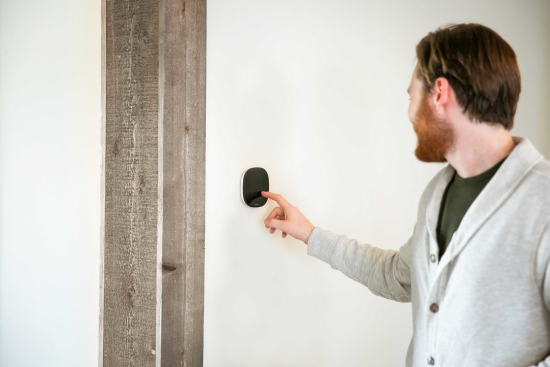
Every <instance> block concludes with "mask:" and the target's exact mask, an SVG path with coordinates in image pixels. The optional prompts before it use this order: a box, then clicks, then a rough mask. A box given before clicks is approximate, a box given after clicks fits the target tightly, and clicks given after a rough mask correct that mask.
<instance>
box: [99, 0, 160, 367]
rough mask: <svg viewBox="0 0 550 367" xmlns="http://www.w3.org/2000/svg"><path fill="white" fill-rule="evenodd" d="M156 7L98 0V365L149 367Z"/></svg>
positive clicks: (140, 0)
mask: <svg viewBox="0 0 550 367" xmlns="http://www.w3.org/2000/svg"><path fill="white" fill-rule="evenodd" d="M158 19H159V18H158V1H151V0H126V1H124V0H105V40H104V48H105V50H104V52H105V67H104V73H105V81H104V82H105V86H104V99H105V107H104V114H105V145H104V149H105V162H104V183H105V187H104V194H103V195H104V198H103V200H104V229H103V231H104V234H103V235H104V238H103V241H104V244H103V247H104V248H103V263H102V270H103V283H104V284H103V315H102V320H101V321H102V331H103V335H102V336H103V338H102V349H103V355H102V356H101V359H102V363H103V365H104V366H106V367H111V366H113V367H115V366H116V367H120V366H154V365H155V360H156V357H155V353H156V350H155V348H156V344H155V343H156V300H157V295H156V292H157V286H156V279H157V208H158V199H157V189H158V182H157V179H158V176H157V174H158V125H157V124H158V43H159V33H158V29H159V21H158Z"/></svg>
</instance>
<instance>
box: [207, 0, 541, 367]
mask: <svg viewBox="0 0 550 367" xmlns="http://www.w3.org/2000/svg"><path fill="white" fill-rule="evenodd" d="M448 22H478V23H482V24H484V25H487V26H489V27H491V28H493V29H494V30H495V31H497V32H498V33H499V34H501V36H502V37H504V39H506V40H507V41H508V42H509V43H510V44H511V46H512V47H513V48H514V49H515V51H516V53H517V56H518V59H519V65H520V69H521V72H522V77H523V80H522V82H523V91H522V93H521V97H520V102H519V107H518V112H517V115H516V128H515V129H514V130H513V134H514V135H519V136H525V137H528V138H529V139H530V140H531V141H532V142H533V143H534V144H535V146H536V147H537V148H538V149H540V151H541V152H543V153H544V154H545V155H546V157H548V156H549V154H550V109H549V107H548V106H549V105H550V104H548V101H549V100H550V90H549V89H548V85H550V73H549V70H548V67H547V65H549V63H550V26H549V24H550V3H549V2H548V1H545V0H541V1H500V0H499V1H496V0H495V1H460V2H456V1H455V2H452V1H408V0H400V1H397V0H391V1H363V0H361V1H354V0H343V1H339V2H334V1H326V0H320V1H311V0H283V1H277V2H262V1H253V0H237V1H231V2H227V1H221V0H211V1H209V2H208V33H207V37H208V40H207V60H208V67H207V133H206V136H207V148H206V176H207V187H206V277H205V283H206V291H205V292H206V293H205V302H206V303H205V366H207V367H215V366H240V367H243V366H316V367H322V366H346V367H353V366H403V365H404V360H405V354H406V351H407V346H408V344H409V341H410V338H411V335H412V319H411V307H410V303H409V304H400V303H396V302H393V301H389V300H386V299H383V298H380V297H376V296H374V295H373V294H371V293H370V291H369V290H368V289H367V288H365V287H363V286H362V285H361V284H359V283H356V282H354V281H353V280H351V279H349V278H347V277H346V276H344V275H343V274H341V273H339V272H336V271H335V270H332V269H331V268H330V267H329V266H328V265H327V264H325V263H322V262H321V261H319V260H317V259H315V258H312V257H308V256H307V255H306V245H305V244H304V243H302V242H300V241H297V240H295V239H292V238H291V237H287V238H285V239H283V238H281V232H280V231H278V230H277V231H276V232H275V234H273V235H270V234H269V233H268V229H265V228H264V226H263V220H264V219H265V217H266V216H267V215H268V213H269V212H270V211H271V209H273V208H274V207H275V206H277V205H276V204H275V203H274V202H272V201H269V202H268V204H266V205H265V206H264V207H261V208H254V209H253V208H249V207H247V206H245V205H244V204H243V203H242V202H241V199H240V195H239V184H240V177H241V174H242V172H243V171H244V170H246V169H247V168H250V167H256V166H260V167H264V168H265V169H266V170H267V172H268V174H269V176H270V191H272V192H276V193H280V194H282V195H283V196H284V197H286V198H287V199H288V200H289V201H290V202H291V203H292V204H294V205H295V206H297V207H298V208H300V210H301V211H302V212H303V213H304V214H305V215H306V216H307V217H308V218H309V219H310V221H311V222H312V223H313V224H314V225H316V226H320V227H323V228H325V229H329V230H331V231H333V232H335V233H338V234H346V235H347V236H349V237H351V238H355V239H357V240H359V241H360V242H363V243H370V244H372V245H375V246H378V247H382V248H387V249H398V248H399V247H400V246H401V245H402V244H403V243H405V241H406V240H407V239H408V238H409V236H410V235H411V234H412V230H413V226H414V224H415V221H416V210H417V204H418V200H419V198H420V195H421V193H422V191H423V189H424V188H425V186H426V184H427V183H428V181H429V180H430V179H431V177H433V175H434V174H435V173H436V172H437V171H438V170H439V169H441V168H442V167H443V166H442V165H440V164H425V163H421V162H419V161H417V160H416V158H415V157H414V153H413V152H414V148H415V145H416V137H415V134H414V132H413V129H412V127H411V124H410V121H409V120H408V117H407V106H408V103H409V100H408V95H407V92H406V89H407V87H408V84H409V81H410V77H411V73H412V70H413V67H414V55H415V53H414V50H415V45H416V44H417V42H418V41H419V40H420V39H421V38H422V37H423V36H425V35H426V34H427V33H428V32H429V31H432V30H435V29H436V28H437V27H438V26H440V25H443V24H445V23H448Z"/></svg>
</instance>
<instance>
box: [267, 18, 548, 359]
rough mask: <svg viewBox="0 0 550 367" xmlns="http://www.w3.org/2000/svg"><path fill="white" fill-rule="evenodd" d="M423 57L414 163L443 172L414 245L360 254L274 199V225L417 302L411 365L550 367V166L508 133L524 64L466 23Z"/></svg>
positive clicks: (443, 30)
mask: <svg viewBox="0 0 550 367" xmlns="http://www.w3.org/2000/svg"><path fill="white" fill-rule="evenodd" d="M416 57H417V59H418V61H417V64H416V66H415V69H414V72H413V75H412V78H411V82H410V86H409V89H408V93H409V94H410V96H411V102H410V105H409V118H410V120H411V122H412V124H413V128H414V131H415V132H416V134H417V137H418V145H417V148H416V151H415V154H416V157H417V158H418V159H419V160H421V161H424V162H448V164H447V165H446V166H445V167H444V168H443V169H441V170H440V171H439V173H438V174H437V175H436V176H435V177H434V178H433V179H432V180H431V181H430V183H429V184H428V186H427V187H426V189H425V191H424V193H423V194H422V196H421V198H420V202H419V206H418V214H417V223H416V225H415V227H414V231H413V234H412V236H411V237H410V239H409V240H408V241H407V242H406V243H405V244H404V245H403V246H401V248H400V249H399V251H394V250H384V249H381V248H377V247H374V246H371V245H369V244H360V243H358V241H357V240H354V239H350V238H348V237H347V236H345V235H339V234H336V233H333V232H330V231H328V230H326V229H323V228H320V227H316V226H314V225H312V224H311V222H309V221H308V220H307V219H306V217H305V216H304V215H303V214H302V213H301V212H300V210H299V209H298V208H296V207H294V206H293V205H291V204H290V203H289V202H288V201H286V200H285V199H284V198H283V197H282V196H281V195H279V194H275V193H270V192H262V195H263V196H264V197H267V198H270V199H273V200H275V201H276V202H277V203H278V204H279V205H280V206H279V207H277V208H275V209H273V211H272V212H271V213H270V214H269V215H268V217H267V219H266V221H265V226H266V228H270V230H269V232H270V233H271V234H273V233H274V232H275V230H276V229H280V230H281V231H282V237H283V238H284V237H286V235H287V234H289V235H291V236H292V237H294V238H297V239H299V240H302V241H303V242H304V243H305V244H307V245H308V248H307V253H308V255H311V256H314V257H316V258H318V259H320V260H322V261H324V262H326V263H328V264H329V265H330V266H331V267H332V268H333V269H336V270H339V271H341V272H342V273H344V274H345V275H346V276H348V277H350V278H351V279H353V280H355V281H357V282H360V283H362V284H364V285H365V286H367V287H368V288H369V289H370V290H371V291H372V293H374V294H375V295H378V296H381V297H384V298H387V299H391V300H394V301H398V302H412V311H413V337H412V339H411V342H410V345H409V348H408V350H407V357H406V366H407V367H421V366H426V365H430V366H434V365H435V366H444V367H447V366H448V367H457V366H468V367H473V366H484V367H486V366H499V367H503V366H516V367H518V366H538V367H543V366H545V367H550V356H549V355H550V267H549V262H550V162H549V161H548V160H545V159H544V158H543V155H542V154H541V153H540V152H538V151H537V149H536V148H535V147H534V146H533V144H532V143H531V142H530V141H529V140H528V139H527V138H521V137H516V136H511V135H510V129H512V127H513V123H514V115H515V112H516V106H517V102H518V99H519V94H520V90H521V78H520V72H519V68H518V65H517V61H516V55H515V53H514V51H513V49H512V48H511V47H510V45H509V44H508V43H507V42H506V41H505V40H503V39H502V38H501V37H500V36H499V35H498V34H497V33H496V32H494V31H493V30H491V29H490V28H487V27H485V26H483V25H480V24H471V23H470V24H453V25H447V26H444V27H440V28H438V29H437V30H436V31H434V32H430V33H429V34H428V35H427V36H426V37H424V38H423V39H422V40H421V41H420V42H419V43H418V45H417V46H416Z"/></svg>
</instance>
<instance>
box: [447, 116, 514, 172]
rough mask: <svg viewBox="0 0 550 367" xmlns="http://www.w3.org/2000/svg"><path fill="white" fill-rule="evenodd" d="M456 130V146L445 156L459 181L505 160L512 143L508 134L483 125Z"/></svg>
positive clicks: (472, 125) (512, 148) (500, 129)
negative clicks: (460, 178) (459, 178)
mask: <svg viewBox="0 0 550 367" xmlns="http://www.w3.org/2000/svg"><path fill="white" fill-rule="evenodd" d="M458 130H459V131H456V130H455V142H454V144H453V147H452V148H451V149H450V151H449V153H447V155H446V156H445V158H446V159H447V161H448V162H449V164H450V165H451V166H453V168H454V169H455V170H456V172H457V174H458V175H459V176H460V177H462V178H469V177H473V176H477V175H479V174H480V173H483V172H485V171H487V170H488V169H489V168H491V167H493V166H494V165H495V164H497V163H498V162H500V161H501V160H503V159H504V158H505V157H507V156H508V155H509V154H510V153H511V152H512V150H514V147H515V143H514V140H513V139H512V136H511V135H510V133H509V132H508V131H507V130H505V129H503V128H500V127H498V126H491V125H488V124H486V123H481V124H474V123H471V126H468V127H466V128H461V129H458Z"/></svg>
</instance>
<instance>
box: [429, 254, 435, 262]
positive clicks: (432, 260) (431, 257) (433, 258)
mask: <svg viewBox="0 0 550 367" xmlns="http://www.w3.org/2000/svg"><path fill="white" fill-rule="evenodd" d="M430 261H431V262H433V263H434V262H435V255H434V254H431V255H430Z"/></svg>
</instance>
